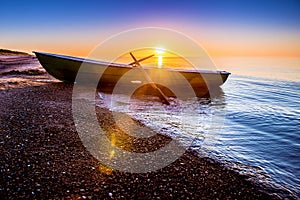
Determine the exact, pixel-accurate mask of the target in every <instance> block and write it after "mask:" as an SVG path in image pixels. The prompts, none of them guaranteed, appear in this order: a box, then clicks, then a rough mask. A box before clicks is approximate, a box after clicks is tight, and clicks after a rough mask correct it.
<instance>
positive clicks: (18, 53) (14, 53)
mask: <svg viewBox="0 0 300 200" xmlns="http://www.w3.org/2000/svg"><path fill="white" fill-rule="evenodd" d="M0 55H3V56H30V54H29V53H26V52H21V51H15V50H9V49H0Z"/></svg>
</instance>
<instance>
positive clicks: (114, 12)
mask: <svg viewBox="0 0 300 200" xmlns="http://www.w3.org/2000/svg"><path fill="white" fill-rule="evenodd" d="M143 26H160V27H167V28H173V29H176V30H179V31H181V32H184V33H186V34H187V35H191V36H192V37H196V39H197V40H201V42H202V43H204V44H205V45H206V46H207V48H208V50H209V48H212V49H216V48H218V47H217V44H216V43H217V42H219V43H220V49H222V48H223V49H224V51H226V48H225V47H223V46H224V45H228V43H229V42H228V41H227V42H226V41H224V40H225V39H226V38H228V40H235V38H238V39H237V40H238V41H235V42H236V43H238V44H233V45H237V46H242V44H241V43H243V41H244V43H245V45H246V46H247V45H250V46H251V44H248V43H249V42H247V41H246V40H245V35H247V33H249V34H252V35H253V38H252V39H251V38H250V39H249V40H253V42H254V43H255V42H256V43H257V45H258V44H259V43H261V42H262V44H263V45H266V46H268V45H272V44H273V43H274V42H277V43H276V44H277V46H278V47H281V46H282V48H288V47H289V45H292V44H295V45H297V44H300V42H299V39H298V38H299V36H298V35H299V34H300V1H297V0H272V1H270V0H264V1H257V0H253V1H248V0H246V1H216V0H212V1H208V0H206V1H178V2H176V1H157V0H152V1H67V0H61V1H57V0H53V1H3V2H1V7H0V27H1V29H0V30H1V32H0V36H1V37H0V48H14V49H16V48H17V49H18V48H19V49H24V50H27V51H28V50H30V49H36V48H38V49H43V48H45V50H49V49H55V48H58V44H57V45H56V46H55V45H52V47H51V41H52V44H54V43H62V44H65V45H69V46H70V48H76V46H75V45H74V44H73V43H75V42H78V43H79V46H80V45H84V44H86V45H88V46H85V47H84V48H85V49H86V50H88V49H89V48H92V43H94V42H96V40H102V39H104V38H105V37H108V36H109V35H111V34H115V33H117V32H119V31H122V30H126V29H129V28H137V27H143ZM274 33H275V34H274ZM247 37H248V36H247ZM270 37H271V39H273V40H271V39H270ZM83 38H84V39H83ZM220 38H221V39H220ZM266 40H269V43H266V44H265V43H264V41H266ZM235 42H232V43H235ZM81 43H82V44H81ZM18 44H19V46H18ZM287 44H288V45H287ZM250 46H249V48H250ZM239 48H240V47H239ZM245 48H246V47H245ZM251 48H254V47H251ZM291 48H292V49H291V50H289V51H288V52H289V53H291V52H293V51H295V50H297V47H291ZM298 49H299V48H298ZM57 50H58V51H64V50H66V51H67V52H68V50H67V49H57ZM212 51H213V50H212ZM214 51H216V50H214ZM245 54H248V51H245ZM277 54H278V53H277ZM295 54H296V53H295Z"/></svg>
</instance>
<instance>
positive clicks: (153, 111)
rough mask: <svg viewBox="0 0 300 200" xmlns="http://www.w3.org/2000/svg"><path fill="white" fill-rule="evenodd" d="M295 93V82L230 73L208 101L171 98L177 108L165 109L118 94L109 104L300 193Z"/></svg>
mask: <svg viewBox="0 0 300 200" xmlns="http://www.w3.org/2000/svg"><path fill="white" fill-rule="evenodd" d="M299 92H300V82H295V81H282V80H275V79H273V80H272V79H266V78H256V77H247V76H239V75H231V76H230V77H229V79H228V81H227V82H226V83H225V84H224V85H223V86H222V90H221V91H220V95H219V96H217V97H216V98H214V99H212V100H208V99H197V98H194V99H189V100H184V101H178V100H174V101H177V102H176V104H180V106H179V107H180V108H179V107H177V106H173V108H171V109H166V108H165V107H163V106H162V105H161V103H160V102H153V101H140V100H136V102H134V103H133V102H131V103H128V102H125V101H126V100H125V99H126V97H124V99H123V98H122V96H121V95H120V96H118V97H117V98H116V99H117V100H116V101H114V103H113V104H111V105H110V106H109V107H110V109H112V110H115V111H120V112H124V111H125V112H126V113H128V114H129V115H131V116H133V117H134V118H136V119H138V120H140V121H142V122H143V123H144V124H146V125H147V126H150V127H152V128H153V129H155V130H157V131H159V132H160V133H163V134H167V135H170V136H172V137H175V138H177V139H179V140H181V141H182V142H183V143H184V142H185V140H186V138H189V137H194V142H193V143H192V144H186V145H189V146H192V148H194V149H195V150H197V151H198V152H199V153H200V154H203V155H205V156H209V157H213V158H215V159H218V160H220V161H222V162H224V163H225V164H227V165H228V166H229V167H231V168H234V169H236V170H238V171H239V172H240V173H243V174H247V175H250V176H251V177H253V179H254V180H256V181H259V182H261V183H262V184H267V185H269V184H271V185H273V186H274V185H275V186H276V187H279V188H284V189H286V190H289V191H291V193H293V194H294V195H295V196H298V197H299V187H300V98H299ZM104 98H105V97H104ZM129 105H130V106H129Z"/></svg>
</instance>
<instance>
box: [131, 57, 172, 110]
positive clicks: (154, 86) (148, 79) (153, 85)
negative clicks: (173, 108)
mask: <svg viewBox="0 0 300 200" xmlns="http://www.w3.org/2000/svg"><path fill="white" fill-rule="evenodd" d="M130 55H131V57H132V59H133V60H134V63H132V64H135V65H136V66H137V67H139V68H140V69H141V71H142V72H143V74H144V76H145V78H146V79H147V81H148V83H149V84H150V85H151V87H152V88H153V89H155V90H156V91H157V92H158V97H159V98H160V100H161V102H162V103H164V104H167V105H170V102H169V101H168V99H167V97H166V96H165V95H164V93H163V92H162V91H161V89H159V87H157V85H156V84H155V83H154V82H153V81H152V79H151V78H150V76H149V75H148V74H147V72H146V71H145V70H144V68H143V67H142V66H141V64H140V63H139V61H140V60H145V59H140V60H137V59H136V58H135V57H134V55H133V54H132V53H131V52H130ZM152 56H153V55H151V56H148V58H149V57H152ZM146 59H147V58H146Z"/></svg>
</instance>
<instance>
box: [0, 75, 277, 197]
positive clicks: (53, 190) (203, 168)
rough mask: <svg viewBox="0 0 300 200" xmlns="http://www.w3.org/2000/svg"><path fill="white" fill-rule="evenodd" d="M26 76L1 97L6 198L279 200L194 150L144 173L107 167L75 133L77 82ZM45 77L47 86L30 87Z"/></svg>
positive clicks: (106, 122) (105, 123)
mask: <svg viewBox="0 0 300 200" xmlns="http://www.w3.org/2000/svg"><path fill="white" fill-rule="evenodd" d="M8 76H14V75H8ZM18 76H19V75H16V76H15V77H18ZM26 77H27V78H26ZM26 77H25V79H28V80H29V81H28V82H27V83H26V84H25V82H24V83H22V84H8V86H11V87H3V88H2V91H0V99H1V101H0V105H1V108H3V109H2V110H1V111H0V119H1V123H0V130H1V138H2V139H1V146H2V148H1V155H2V158H1V161H0V169H1V174H2V175H3V178H1V179H2V184H1V188H0V194H1V197H3V198H4V199H14V198H16V197H18V198H26V199H33V198H53V199H55V198H66V199H71V198H79V199H80V198H81V199H84V198H87V199H92V198H116V199H118V198H142V197H144V198H146V199H150V198H151V199H152V198H161V199H165V198H190V199H200V198H209V199H212V198H219V199H224V198H227V199H234V198H237V199H241V198H243V199H245V198H248V199H266V198H267V199H279V198H280V197H278V196H277V195H275V194H271V193H276V191H275V190H274V189H272V188H263V187H262V186H261V185H258V184H257V183H254V182H252V181H249V180H247V176H244V175H240V174H238V173H237V172H235V171H233V170H230V169H228V168H226V167H224V166H223V165H222V164H221V163H219V162H218V161H214V160H212V159H210V158H206V157H199V156H197V155H196V153H194V152H193V151H191V150H188V151H187V152H186V153H185V154H184V155H182V156H181V157H180V158H179V159H178V160H176V161H175V162H174V163H172V164H171V165H169V166H167V167H165V168H163V169H160V170H158V171H155V172H149V173H145V174H131V173H124V172H119V171H114V170H112V169H110V168H108V167H106V166H103V165H101V163H99V161H97V160H96V159H95V158H93V157H92V156H91V154H90V153H89V152H88V151H87V150H86V149H85V148H84V146H83V145H82V143H81V141H80V138H79V137H78V134H77V132H76V130H75V125H74V122H73V118H72V112H71V96H72V84H66V83H61V82H56V81H55V80H53V78H50V79H49V75H47V74H38V75H35V74H33V75H26ZM37 77H38V78H37ZM43 77H44V78H43ZM40 78H43V80H44V82H43V81H40V82H35V81H32V82H30V80H35V79H40ZM41 80H42V79H41ZM46 80H51V81H53V82H50V83H49V82H47V81H46ZM7 88H8V89H7ZM97 111H98V112H99V114H100V115H101V116H103V117H105V119H104V120H100V123H102V125H103V126H110V124H109V121H110V115H111V114H110V111H109V110H108V109H98V110H97Z"/></svg>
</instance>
